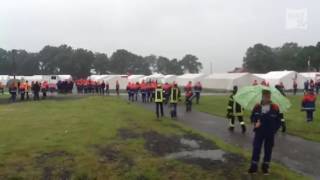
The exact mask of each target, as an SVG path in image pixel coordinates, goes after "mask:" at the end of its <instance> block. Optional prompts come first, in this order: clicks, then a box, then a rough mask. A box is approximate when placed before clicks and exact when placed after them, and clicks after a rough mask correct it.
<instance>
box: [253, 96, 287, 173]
mask: <svg viewBox="0 0 320 180" xmlns="http://www.w3.org/2000/svg"><path fill="white" fill-rule="evenodd" d="M251 121H252V122H253V124H254V133H255V134H254V139H253V151H252V158H251V166H250V168H249V170H248V173H250V174H252V173H256V172H257V171H258V165H259V160H260V153H261V149H262V145H263V147H264V157H263V163H262V166H261V170H262V172H263V173H264V174H265V175H268V174H269V166H270V161H271V154H272V148H273V146H274V138H275V134H276V132H277V131H278V129H279V128H280V125H281V117H280V111H279V107H278V105H276V104H274V103H272V101H271V92H270V91H268V90H263V91H262V100H261V103H259V104H257V105H256V106H255V107H254V108H253V111H252V114H251Z"/></svg>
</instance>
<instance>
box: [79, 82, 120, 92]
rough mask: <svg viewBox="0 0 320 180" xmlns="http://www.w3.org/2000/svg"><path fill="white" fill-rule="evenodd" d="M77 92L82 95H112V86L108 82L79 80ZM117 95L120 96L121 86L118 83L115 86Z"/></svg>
mask: <svg viewBox="0 0 320 180" xmlns="http://www.w3.org/2000/svg"><path fill="white" fill-rule="evenodd" d="M75 84H76V87H77V92H78V93H80V94H101V95H109V94H110V85H109V82H108V81H106V82H105V81H101V82H100V81H94V80H90V79H79V80H76V81H75ZM115 90H116V94H117V95H118V96H119V95H120V84H119V81H116V84H115Z"/></svg>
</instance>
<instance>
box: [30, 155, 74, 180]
mask: <svg viewBox="0 0 320 180" xmlns="http://www.w3.org/2000/svg"><path fill="white" fill-rule="evenodd" d="M35 161H36V167H37V168H39V169H41V172H42V179H44V180H51V179H61V180H68V179H71V178H72V172H73V171H72V167H73V165H74V158H73V155H72V154H70V153H68V152H65V151H53V152H49V153H47V152H46V153H41V154H40V155H39V156H37V157H36V158H35Z"/></svg>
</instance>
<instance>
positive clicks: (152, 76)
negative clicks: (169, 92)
mask: <svg viewBox="0 0 320 180" xmlns="http://www.w3.org/2000/svg"><path fill="white" fill-rule="evenodd" d="M146 77H148V78H163V77H164V75H163V74H158V73H155V74H152V75H150V76H146Z"/></svg>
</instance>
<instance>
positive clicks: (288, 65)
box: [243, 42, 320, 73]
mask: <svg viewBox="0 0 320 180" xmlns="http://www.w3.org/2000/svg"><path fill="white" fill-rule="evenodd" d="M243 68H244V69H245V70H246V71H248V72H251V73H266V72H269V71H275V70H294V71H298V72H307V71H319V70H320V42H318V43H317V44H316V45H315V46H313V45H310V46H299V45H298V43H294V42H289V43H284V44H283V45H282V46H281V47H275V48H272V47H269V46H267V45H264V44H255V45H254V46H253V47H249V48H248V49H247V52H246V54H245V57H244V58H243Z"/></svg>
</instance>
